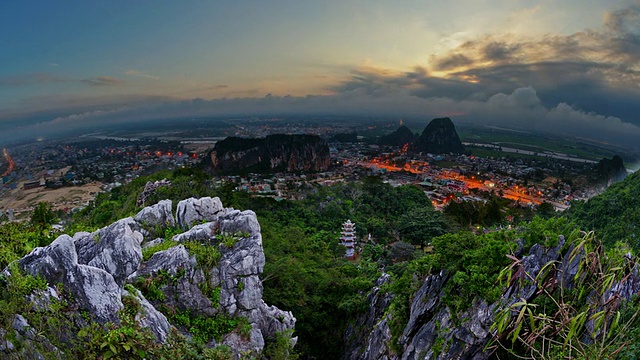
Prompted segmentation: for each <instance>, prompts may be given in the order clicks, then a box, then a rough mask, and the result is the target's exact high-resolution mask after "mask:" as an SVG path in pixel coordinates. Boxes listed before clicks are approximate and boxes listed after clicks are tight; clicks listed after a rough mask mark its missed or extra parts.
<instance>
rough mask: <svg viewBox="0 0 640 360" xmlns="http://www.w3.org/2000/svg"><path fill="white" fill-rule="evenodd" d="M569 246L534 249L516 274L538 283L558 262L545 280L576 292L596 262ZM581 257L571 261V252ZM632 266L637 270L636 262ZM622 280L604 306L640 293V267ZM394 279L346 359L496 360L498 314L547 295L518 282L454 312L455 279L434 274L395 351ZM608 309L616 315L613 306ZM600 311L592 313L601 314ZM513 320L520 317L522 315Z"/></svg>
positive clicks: (375, 295) (349, 341)
mask: <svg viewBox="0 0 640 360" xmlns="http://www.w3.org/2000/svg"><path fill="white" fill-rule="evenodd" d="M565 245H566V244H565V239H564V237H562V236H560V238H559V241H558V244H557V245H556V246H554V247H551V248H545V247H543V246H541V245H539V244H536V245H534V246H532V247H531V249H530V250H529V253H528V255H526V256H523V257H521V258H520V259H518V260H519V261H518V262H517V264H518V267H515V268H514V271H515V272H516V273H519V274H525V273H526V274H529V275H530V276H531V278H532V279H536V278H537V276H538V274H540V273H541V271H542V269H543V267H545V265H546V264H548V263H550V262H554V264H556V266H557V268H555V270H553V271H551V272H548V273H546V274H551V275H550V277H549V279H548V280H547V281H545V284H546V286H561V287H563V288H565V289H571V288H573V282H574V279H577V278H578V277H576V274H577V272H578V271H579V268H581V267H582V265H581V264H580V263H581V261H583V259H587V260H590V259H592V257H591V255H592V254H589V256H586V257H585V256H584V252H582V251H576V252H574V249H575V247H574V245H573V244H571V245H569V246H565ZM579 250H581V249H579ZM576 253H577V256H575V257H571V254H576ZM630 263H631V264H632V266H635V265H633V264H634V262H633V261H631V262H630ZM548 269H549V268H548V267H547V270H548ZM514 276H516V275H514ZM620 278H621V280H618V281H617V282H613V283H611V284H610V285H609V286H608V287H607V290H606V291H604V294H605V296H604V298H602V299H601V300H602V304H604V305H603V306H604V307H606V306H608V304H610V303H612V302H614V301H617V304H618V306H619V304H620V302H619V300H620V299H630V298H631V297H632V296H633V295H634V294H637V293H638V291H640V273H639V271H638V268H637V266H635V267H634V268H633V269H632V270H630V273H629V274H628V275H627V276H621V277H620ZM388 280H389V276H388V275H386V274H383V275H382V277H381V278H380V279H379V280H378V283H377V284H376V287H375V288H374V289H373V290H372V291H371V293H370V294H369V297H368V300H369V311H368V312H367V313H366V314H364V315H363V316H362V317H361V318H360V319H358V320H357V321H356V322H355V323H354V324H352V325H351V326H350V327H349V328H348V329H347V331H346V333H345V336H344V339H345V345H346V346H345V349H346V351H345V353H344V356H343V358H344V359H350V360H355V359H364V360H367V359H368V360H373V359H385V360H388V359H403V360H405V359H438V360H445V359H460V360H464V359H473V360H484V359H490V358H493V357H492V356H493V355H494V354H493V352H492V350H490V349H488V348H487V344H488V343H489V341H490V340H491V339H493V338H494V336H495V335H496V334H495V331H493V330H491V326H492V324H493V322H494V319H495V317H496V314H497V313H498V312H499V311H500V310H501V309H508V308H510V307H512V306H514V305H517V304H516V303H518V302H520V301H523V302H530V301H532V300H533V299H534V298H535V297H536V296H539V294H540V292H541V290H540V287H539V285H538V284H535V283H533V282H531V281H524V282H517V281H512V282H511V286H509V287H508V288H507V289H506V291H505V292H504V293H503V295H502V297H501V299H499V300H498V301H496V302H494V303H490V304H489V303H487V302H486V301H484V300H482V299H476V300H475V301H474V302H473V303H472V304H469V307H468V309H467V310H466V311H464V312H462V313H459V314H452V311H451V309H450V308H448V307H447V306H445V305H444V303H443V297H444V296H445V295H444V286H445V285H446V283H447V282H448V281H451V276H450V274H448V273H447V272H446V271H440V272H438V273H436V274H432V275H430V276H428V277H427V278H426V279H425V280H424V282H423V284H422V286H421V287H420V289H419V290H418V291H417V292H416V293H415V295H414V296H413V300H412V301H411V305H410V313H409V320H408V322H407V324H406V326H405V327H404V330H403V331H402V334H400V335H399V337H398V344H397V346H395V347H394V346H392V334H391V330H390V323H391V320H392V319H391V318H392V312H391V311H389V310H390V304H391V299H392V298H393V297H394V295H393V294H391V293H388V292H384V291H383V290H382V289H383V287H382V285H383V284H384V283H385V282H387V281H388ZM569 305H574V304H569ZM519 309H520V308H519V307H516V308H515V310H519ZM607 309H608V310H609V311H611V308H607ZM595 310H602V309H598V308H596V309H595ZM595 310H594V311H593V312H592V314H593V313H596V311H595ZM515 314H517V311H516V312H515ZM556 315H557V314H556ZM512 316H513V317H514V318H515V317H516V316H517V315H512ZM593 322H594V320H593V318H591V320H588V321H586V323H585V327H586V328H588V329H591V331H593ZM587 342H591V341H590V340H587ZM560 343H562V342H560ZM398 348H399V349H398Z"/></svg>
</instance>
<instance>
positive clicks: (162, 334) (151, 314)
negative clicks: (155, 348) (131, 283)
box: [122, 290, 171, 343]
mask: <svg viewBox="0 0 640 360" xmlns="http://www.w3.org/2000/svg"><path fill="white" fill-rule="evenodd" d="M122 296H133V297H134V298H135V299H136V300H137V301H138V302H139V303H140V306H141V307H142V312H139V313H138V314H136V321H137V322H138V324H140V326H142V327H147V328H149V329H150V330H151V331H152V332H153V333H154V334H155V336H156V339H157V340H158V342H161V343H163V342H165V341H167V337H168V336H169V333H170V331H171V324H170V323H169V321H168V320H167V317H166V316H165V315H164V314H163V313H161V312H160V311H158V310H156V308H155V307H153V305H151V303H150V302H149V301H148V300H147V299H146V298H145V297H144V296H143V295H142V293H141V292H140V290H136V291H135V293H134V294H129V293H128V292H127V291H125V290H123V292H122Z"/></svg>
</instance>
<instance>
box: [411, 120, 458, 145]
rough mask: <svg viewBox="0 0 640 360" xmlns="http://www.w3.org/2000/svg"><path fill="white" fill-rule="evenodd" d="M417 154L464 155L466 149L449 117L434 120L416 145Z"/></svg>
mask: <svg viewBox="0 0 640 360" xmlns="http://www.w3.org/2000/svg"><path fill="white" fill-rule="evenodd" d="M413 150H414V151H416V152H423V153H433V154H448V153H454V154H462V153H463V152H464V147H463V146H462V142H461V141H460V138H459V137H458V133H457V132H456V128H455V126H454V125H453V122H452V121H451V119H449V118H448V117H445V118H438V119H433V120H431V122H430V123H429V125H427V127H426V128H425V129H424V131H423V132H422V134H420V136H419V137H418V139H417V140H416V142H415V143H414V146H413Z"/></svg>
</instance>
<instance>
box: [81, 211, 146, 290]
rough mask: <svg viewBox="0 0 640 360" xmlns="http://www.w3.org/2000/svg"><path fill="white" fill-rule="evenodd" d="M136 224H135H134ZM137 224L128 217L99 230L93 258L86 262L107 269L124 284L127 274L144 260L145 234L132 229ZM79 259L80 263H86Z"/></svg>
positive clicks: (119, 282) (117, 280) (118, 281)
mask: <svg viewBox="0 0 640 360" xmlns="http://www.w3.org/2000/svg"><path fill="white" fill-rule="evenodd" d="M132 225H134V226H132ZM136 225H137V224H136V223H134V222H133V219H131V218H126V219H122V220H120V221H117V222H115V223H114V224H112V225H109V226H108V227H106V228H102V229H100V230H98V231H97V234H98V239H99V240H98V243H97V244H96V247H95V251H94V253H93V258H92V259H90V260H89V261H88V262H87V263H86V264H87V265H91V266H95V267H97V268H100V269H103V270H105V271H107V272H108V273H109V274H111V275H113V277H114V279H115V280H116V282H117V283H118V284H119V285H121V286H122V285H123V284H124V282H125V280H126V278H127V276H129V275H131V274H132V273H133V272H135V271H136V270H137V269H138V267H139V266H140V263H141V262H142V247H141V246H140V244H141V243H142V240H143V235H142V234H141V233H140V232H138V231H134V230H132V227H133V228H135V226H136ZM80 260H86V259H79V262H80V263H84V262H83V261H80Z"/></svg>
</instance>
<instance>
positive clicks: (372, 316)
mask: <svg viewBox="0 0 640 360" xmlns="http://www.w3.org/2000/svg"><path fill="white" fill-rule="evenodd" d="M390 278H391V277H390V276H389V274H386V273H383V274H382V276H380V278H379V279H378V280H377V281H376V285H375V287H374V288H373V290H372V291H371V293H369V295H368V296H367V301H368V302H369V311H368V312H367V313H366V314H365V315H363V316H361V317H360V318H359V319H358V320H357V321H356V322H355V323H354V324H351V325H349V327H348V328H347V330H346V332H345V337H344V340H345V344H346V345H347V346H346V347H345V350H344V352H343V359H349V360H359V359H391V358H392V355H391V353H392V352H391V329H389V320H390V319H391V315H389V314H387V313H385V312H386V310H387V309H388V308H389V305H391V299H392V298H393V295H392V294H390V293H388V292H384V291H383V290H382V289H381V286H382V285H384V284H386V283H387V282H389V279H390Z"/></svg>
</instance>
